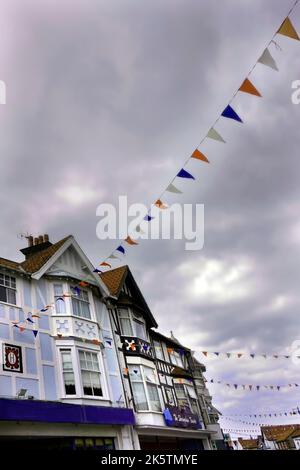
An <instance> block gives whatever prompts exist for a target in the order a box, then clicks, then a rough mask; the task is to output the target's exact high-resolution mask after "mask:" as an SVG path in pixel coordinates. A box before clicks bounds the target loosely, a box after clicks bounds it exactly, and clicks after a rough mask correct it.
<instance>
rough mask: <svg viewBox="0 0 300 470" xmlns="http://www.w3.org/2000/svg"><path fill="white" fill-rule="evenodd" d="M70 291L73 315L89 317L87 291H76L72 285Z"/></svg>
mask: <svg viewBox="0 0 300 470" xmlns="http://www.w3.org/2000/svg"><path fill="white" fill-rule="evenodd" d="M71 291H72V307H73V315H76V316H78V317H83V318H91V312H90V303H89V295H88V292H87V291H86V290H82V289H80V291H79V292H78V291H77V290H76V289H75V288H74V287H71ZM75 292H76V293H75Z"/></svg>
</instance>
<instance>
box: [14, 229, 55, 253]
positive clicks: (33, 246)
mask: <svg viewBox="0 0 300 470" xmlns="http://www.w3.org/2000/svg"><path fill="white" fill-rule="evenodd" d="M26 238H27V241H28V246H27V247H26V248H22V249H21V250H20V251H21V253H23V255H24V256H25V259H28V258H30V257H31V256H32V255H35V254H36V253H38V252H40V251H43V250H46V248H49V246H51V245H52V243H51V242H50V241H49V235H48V234H47V233H46V234H45V235H39V236H38V237H33V236H32V235H29V236H28V237H26Z"/></svg>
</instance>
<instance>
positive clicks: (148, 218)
mask: <svg viewBox="0 0 300 470" xmlns="http://www.w3.org/2000/svg"><path fill="white" fill-rule="evenodd" d="M152 219H154V217H151V215H148V214H147V215H145V217H144V220H146V222H150V221H151V220H152ZM137 231H139V230H137Z"/></svg>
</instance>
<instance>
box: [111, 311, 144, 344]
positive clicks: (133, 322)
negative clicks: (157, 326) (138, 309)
mask: <svg viewBox="0 0 300 470" xmlns="http://www.w3.org/2000/svg"><path fill="white" fill-rule="evenodd" d="M118 314H119V319H120V325H121V333H122V335H123V336H136V337H137V338H141V339H147V334H146V328H145V323H144V321H143V319H142V317H141V316H140V315H138V314H137V313H133V314H132V313H131V312H130V310H129V309H128V308H119V309H118Z"/></svg>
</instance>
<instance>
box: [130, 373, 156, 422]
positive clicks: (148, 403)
mask: <svg viewBox="0 0 300 470" xmlns="http://www.w3.org/2000/svg"><path fill="white" fill-rule="evenodd" d="M128 367H129V371H130V369H131V368H132V369H139V371H140V377H141V378H142V380H139V381H136V383H142V384H143V388H144V394H145V397H146V401H147V407H148V408H147V410H138V409H137V412H138V413H159V414H161V413H162V410H163V404H162V400H161V394H160V393H159V387H158V379H157V376H156V373H155V369H152V368H151V367H149V366H146V365H144V364H128ZM144 368H147V369H149V370H151V371H152V372H154V374H153V377H154V381H153V382H152V381H151V380H149V379H148V380H147V378H146V373H145V370H144ZM129 380H130V383H131V386H132V383H134V381H132V380H131V377H130V374H129ZM147 384H151V385H155V386H156V391H157V396H158V401H159V405H160V410H154V409H152V407H151V400H150V396H149V391H148V387H147ZM132 388H133V387H132ZM132 395H133V400H134V401H135V398H134V393H133V392H132Z"/></svg>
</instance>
